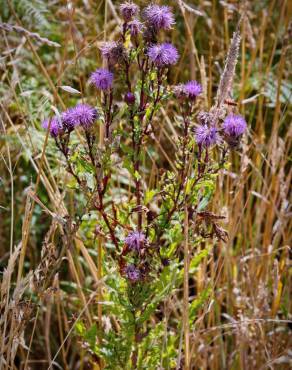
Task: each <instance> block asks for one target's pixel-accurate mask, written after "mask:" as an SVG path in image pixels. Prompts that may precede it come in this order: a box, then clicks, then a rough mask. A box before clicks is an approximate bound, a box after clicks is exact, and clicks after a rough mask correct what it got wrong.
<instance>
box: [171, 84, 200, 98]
mask: <svg viewBox="0 0 292 370" xmlns="http://www.w3.org/2000/svg"><path fill="white" fill-rule="evenodd" d="M173 92H174V94H175V95H176V97H177V98H180V99H184V98H188V99H190V100H195V99H196V97H197V96H198V95H200V94H201V93H202V86H201V84H199V83H198V82H197V81H195V80H193V81H189V82H187V83H185V84H179V85H177V86H174V88H173Z"/></svg>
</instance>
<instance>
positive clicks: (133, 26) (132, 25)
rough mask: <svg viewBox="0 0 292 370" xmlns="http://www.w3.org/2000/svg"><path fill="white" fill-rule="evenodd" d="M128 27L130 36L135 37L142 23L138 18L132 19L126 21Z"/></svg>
mask: <svg viewBox="0 0 292 370" xmlns="http://www.w3.org/2000/svg"><path fill="white" fill-rule="evenodd" d="M128 29H129V31H130V35H131V36H132V37H136V36H138V35H139V33H141V32H142V30H143V23H141V22H140V21H139V20H138V19H133V20H132V21H131V22H129V23H128Z"/></svg>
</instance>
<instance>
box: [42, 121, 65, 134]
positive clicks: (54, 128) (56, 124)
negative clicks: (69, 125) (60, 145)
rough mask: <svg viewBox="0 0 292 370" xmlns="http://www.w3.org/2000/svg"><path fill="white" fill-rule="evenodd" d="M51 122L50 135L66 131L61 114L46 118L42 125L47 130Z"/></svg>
mask: <svg viewBox="0 0 292 370" xmlns="http://www.w3.org/2000/svg"><path fill="white" fill-rule="evenodd" d="M50 122H51V124H50V135H51V136H52V137H57V136H59V135H60V134H62V133H63V132H64V127H63V123H62V117H61V116H54V117H52V118H50V119H45V120H44V121H43V123H42V127H43V128H44V129H46V130H48V128H49V123H50Z"/></svg>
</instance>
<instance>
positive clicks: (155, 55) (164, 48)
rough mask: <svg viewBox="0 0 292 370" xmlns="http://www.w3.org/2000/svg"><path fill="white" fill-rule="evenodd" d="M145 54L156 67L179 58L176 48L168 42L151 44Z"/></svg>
mask: <svg viewBox="0 0 292 370" xmlns="http://www.w3.org/2000/svg"><path fill="white" fill-rule="evenodd" d="M147 54H148V56H149V58H150V60H151V62H153V64H154V65H155V66H156V67H165V66H168V65H171V64H175V63H176V62H177V61H178V58H179V54H178V51H177V49H176V48H175V47H174V46H173V45H172V44H170V43H168V42H164V43H163V44H157V45H153V46H151V47H150V48H149V49H148V52H147Z"/></svg>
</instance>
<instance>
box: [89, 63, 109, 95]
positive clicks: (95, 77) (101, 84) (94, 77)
mask: <svg viewBox="0 0 292 370" xmlns="http://www.w3.org/2000/svg"><path fill="white" fill-rule="evenodd" d="M113 79H114V75H113V73H112V72H110V71H109V70H108V69H104V68H98V69H97V70H96V71H95V72H93V73H92V74H91V76H90V79H89V81H90V83H92V84H93V85H95V87H96V88H97V89H99V90H108V89H110V88H111V87H112V85H113Z"/></svg>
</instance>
